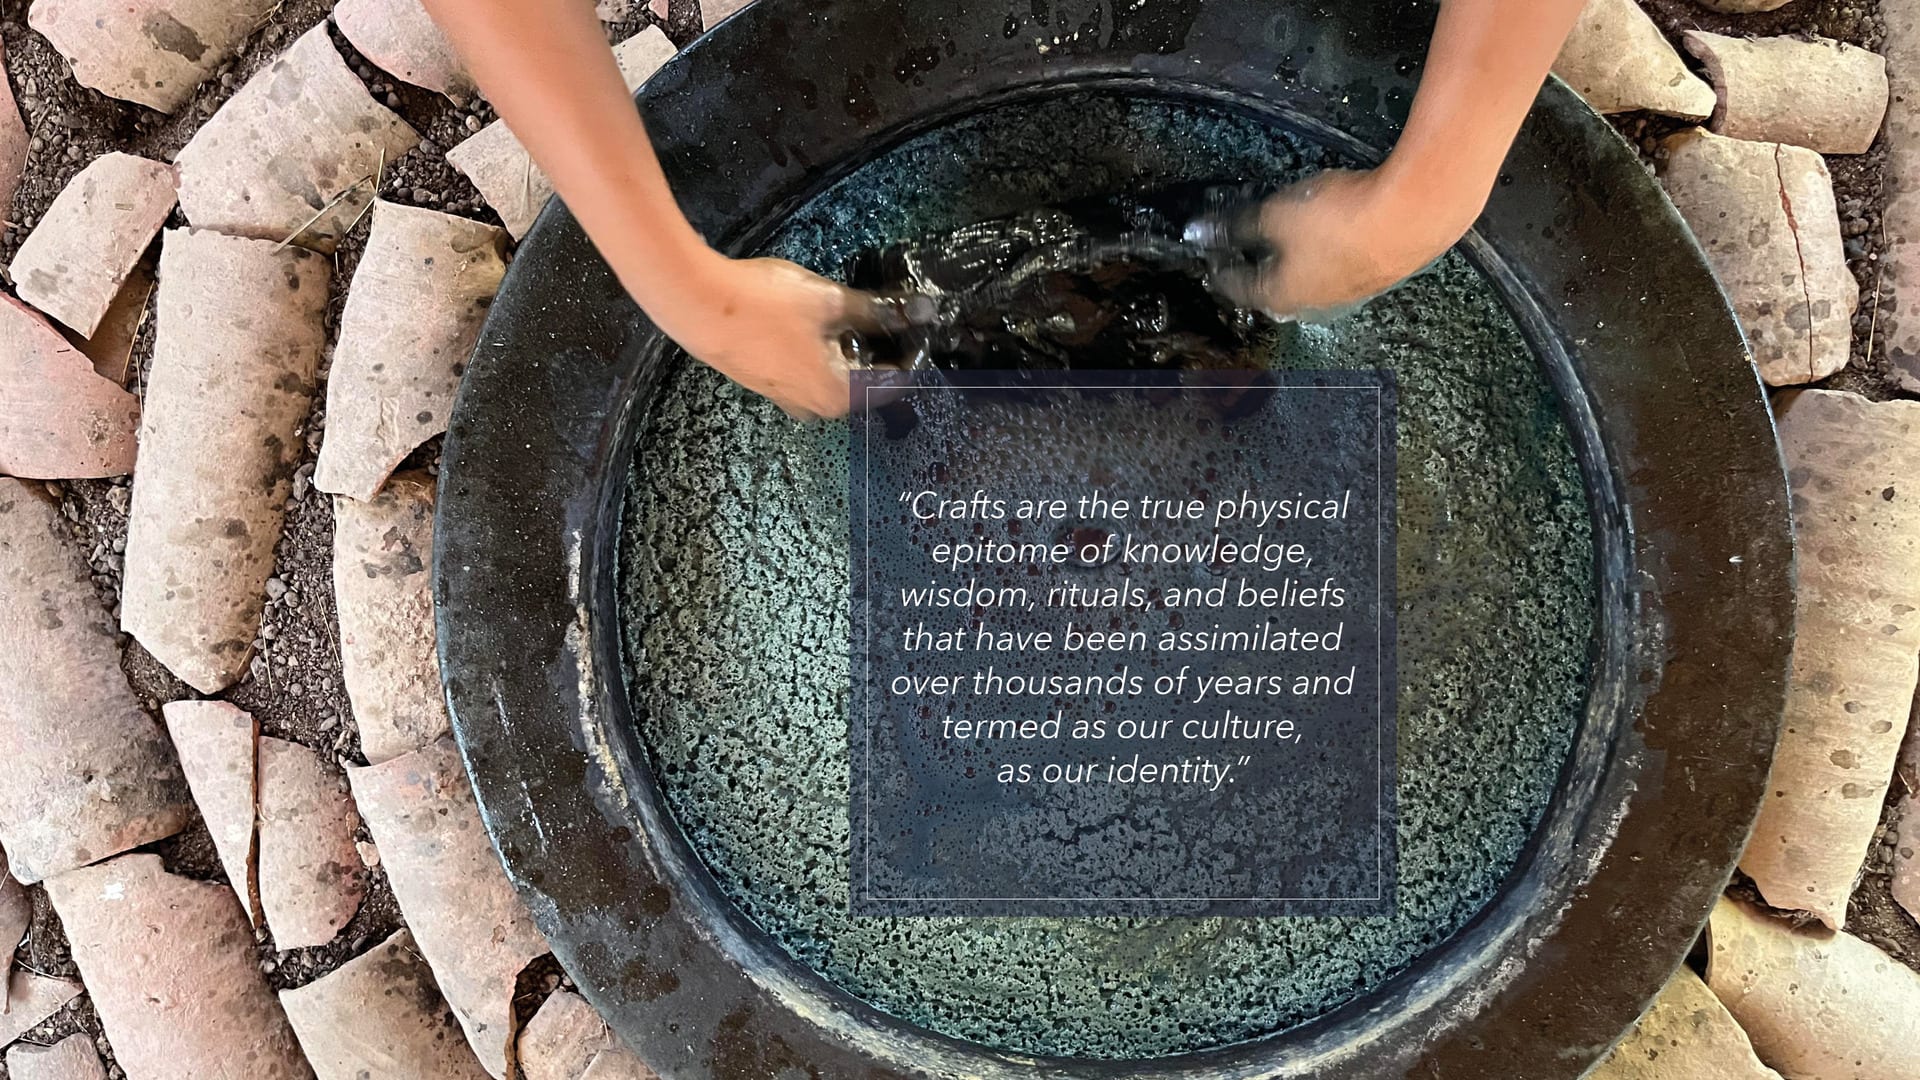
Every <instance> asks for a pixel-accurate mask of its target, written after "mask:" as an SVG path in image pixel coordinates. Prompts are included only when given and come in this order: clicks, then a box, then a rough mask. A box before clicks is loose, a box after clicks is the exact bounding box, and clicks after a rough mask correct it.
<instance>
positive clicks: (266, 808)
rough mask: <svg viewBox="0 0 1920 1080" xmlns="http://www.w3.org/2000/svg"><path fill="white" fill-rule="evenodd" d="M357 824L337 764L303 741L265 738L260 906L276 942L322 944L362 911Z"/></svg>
mask: <svg viewBox="0 0 1920 1080" xmlns="http://www.w3.org/2000/svg"><path fill="white" fill-rule="evenodd" d="M359 827H360V815H358V814H356V813H354V809H353V800H352V799H351V798H349V797H348V795H347V792H346V787H345V784H344V782H343V778H342V777H341V775H340V773H339V771H338V770H336V769H335V768H334V767H333V766H331V765H329V764H327V763H326V762H324V761H322V760H320V755H318V754H316V753H314V752H313V751H312V750H309V749H307V748H306V747H304V746H301V745H300V744H299V743H294V742H287V741H286V740H284V739H272V738H263V739H261V740H260V906H261V908H262V910H264V911H265V912H266V914H267V927H268V928H269V929H271V930H272V931H273V942H274V944H275V945H277V946H279V947H280V948H281V949H304V948H308V947H310V946H314V945H325V944H326V943H327V942H329V941H332V940H333V936H334V935H335V934H337V933H339V932H340V928H341V927H343V926H345V925H347V923H348V921H349V920H351V919H352V918H353V914H354V912H356V911H359V910H360V902H361V901H362V900H364V899H366V895H367V870H366V867H365V866H362V865H361V863H360V853H359V852H358V851H356V850H355V849H354V846H353V833H354V830H356V829H358V828H359Z"/></svg>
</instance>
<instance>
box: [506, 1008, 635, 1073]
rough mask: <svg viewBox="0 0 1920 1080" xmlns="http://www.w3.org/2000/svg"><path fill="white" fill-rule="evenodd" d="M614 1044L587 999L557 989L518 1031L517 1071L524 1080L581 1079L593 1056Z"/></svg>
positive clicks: (610, 1034)
mask: <svg viewBox="0 0 1920 1080" xmlns="http://www.w3.org/2000/svg"><path fill="white" fill-rule="evenodd" d="M613 1045H614V1041H613V1032H611V1031H609V1030H607V1025H606V1023H605V1021H603V1020H601V1019H600V1014H599V1013H596V1012H594V1011H593V1006H591V1005H589V1004H587V999H586V998H583V997H581V996H580V995H579V994H575V993H570V992H568V991H566V990H556V991H554V992H553V993H552V994H551V995H550V996H548V998H547V1000H546V1001H544V1002H541V1004H540V1010H539V1011H538V1012H536V1013H534V1014H533V1019H531V1020H529V1021H527V1026H526V1029H525V1030H523V1031H522V1032H520V1046H519V1048H520V1071H521V1073H522V1074H523V1075H524V1076H525V1077H526V1080H580V1077H581V1075H582V1074H584V1073H585V1072H586V1071H587V1066H589V1065H591V1064H593V1059H594V1056H595V1055H597V1054H599V1053H600V1051H602V1050H605V1049H607V1048H609V1047H611V1046H613Z"/></svg>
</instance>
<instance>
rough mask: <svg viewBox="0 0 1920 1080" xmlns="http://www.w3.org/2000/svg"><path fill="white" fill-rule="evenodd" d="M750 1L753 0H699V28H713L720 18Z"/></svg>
mask: <svg viewBox="0 0 1920 1080" xmlns="http://www.w3.org/2000/svg"><path fill="white" fill-rule="evenodd" d="M751 3H753V0H700V29H702V30H711V29H713V28H714V27H715V26H717V25H718V24H719V22H720V20H721V19H724V18H726V17H727V16H729V15H731V14H733V13H734V12H736V11H739V10H740V9H741V8H744V7H746V6H747V5H748V4H751Z"/></svg>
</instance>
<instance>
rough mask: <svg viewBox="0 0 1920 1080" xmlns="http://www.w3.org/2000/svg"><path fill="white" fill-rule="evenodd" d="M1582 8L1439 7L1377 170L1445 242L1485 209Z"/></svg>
mask: <svg viewBox="0 0 1920 1080" xmlns="http://www.w3.org/2000/svg"><path fill="white" fill-rule="evenodd" d="M1582 6H1583V0H1441V5H1440V21H1439V24H1438V25H1437V26H1436V27H1435V28H1434V33H1433V43H1432V46H1431V48H1430V49H1429V50H1428V53H1427V63H1426V71H1425V74H1424V75H1423V76H1422V77H1421V81H1420V89H1419V92H1418V93H1417V94H1415V95H1414V100H1413V111H1412V114H1411V115H1410V116H1409V117H1408V120H1407V126H1406V130H1405V131H1404V132H1403V133H1402V134H1401V136H1400V141H1399V144H1398V145H1397V146H1396V147H1395V148H1394V151H1393V153H1392V155H1391V156H1390V157H1389V158H1388V159H1387V163H1386V164H1385V165H1384V166H1383V167H1382V169H1381V172H1382V173H1383V175H1384V178H1385V179H1386V181H1387V183H1388V184H1389V185H1390V186H1391V187H1392V188H1394V189H1397V190H1400V191H1403V192H1405V194H1406V197H1407V199H1408V201H1409V203H1410V204H1412V203H1417V204H1419V205H1421V206H1423V207H1425V208H1426V211H1427V212H1428V213H1431V214H1434V216H1435V218H1436V219H1437V220H1436V222H1435V223H1436V225H1437V226H1440V227H1442V228H1443V230H1444V231H1450V232H1452V233H1453V234H1454V235H1455V236H1457V235H1459V234H1460V233H1463V232H1465V231H1466V230H1467V229H1468V228H1469V227H1470V226H1471V225H1472V224H1473V221H1474V219H1476V218H1477V217H1479V216H1480V212H1481V210H1483V209H1484V208H1485V206H1486V201H1487V196H1488V195H1489V194H1490V193H1491V192H1492V190H1493V185H1494V182H1495V181H1496V180H1497V178H1498V177H1499V173H1500V167H1501V164H1502V163H1503V162H1504V161H1505V160H1506V156H1507V151H1508V149H1509V148H1510V147H1511V146H1512V144H1513V140H1514V136H1516V135H1517V134H1519V131H1520V125H1521V123H1522V122H1523V121H1524V120H1525V119H1526V116H1527V112H1528V111H1529V110H1530V109H1531V108H1532V107H1533V102H1534V99H1535V97H1537V96H1538V95H1539V92H1540V86H1541V84H1542V83H1543V82H1544V81H1545V80H1546V77H1547V72H1548V71H1549V70H1550V69H1551V68H1552V67H1553V61H1554V58H1555V57H1557V56H1558V55H1559V54H1560V47H1561V45H1562V44H1564V43H1565V41H1566V38H1567V34H1568V32H1569V31H1571V30H1572V29H1573V24H1574V21H1575V20H1576V19H1578V18H1579V16H1580V9H1581V7H1582Z"/></svg>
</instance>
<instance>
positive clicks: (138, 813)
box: [0, 479, 193, 884]
mask: <svg viewBox="0 0 1920 1080" xmlns="http://www.w3.org/2000/svg"><path fill="white" fill-rule="evenodd" d="M64 526H65V522H64V521H63V520H62V519H61V517H60V513H59V511H58V510H56V509H55V508H54V506H53V504H52V503H51V502H49V501H47V500H45V499H43V498H41V497H39V496H38V495H36V494H34V493H32V492H29V491H28V490H27V486H26V485H25V484H23V483H21V482H20V481H18V480H7V479H0V688H4V690H3V691H0V761H4V762H5V763H6V783H4V784H0V844H4V845H5V847H6V851H7V859H8V862H9V865H10V868H11V870H12V873H13V876H14V877H15V878H18V879H19V880H20V881H21V882H23V883H26V884H32V883H33V882H36V881H39V880H40V879H41V878H43V877H46V876H49V875H52V874H59V873H64V872H65V871H68V870H72V869H73V868H75V867H78V866H84V865H86V864H87V863H90V862H93V861H94V860H96V859H104V858H106V857H107V856H109V855H114V854H117V853H119V852H122V851H125V850H127V849H128V848H132V847H137V846H139V845H141V844H147V843H151V842H153V841H155V840H160V839H163V838H165V837H168V836H172V835H173V834H174V833H176V832H179V831H180V830H181V829H182V828H184V827H185V826H186V824H187V822H188V821H189V820H190V819H191V818H192V815H193V807H192V804H191V803H190V802H189V800H188V795H187V785H186V781H185V780H184V779H183V778H182V777H181V775H180V767H179V764H178V763H177V762H176V761H175V760H174V757H173V750H172V748H171V747H170V746H168V745H167V739H166V735H165V734H164V733H162V732H161V730H160V727H159V725H157V724H155V723H154V722H153V720H152V719H151V718H150V717H148V716H147V714H146V713H145V712H143V711H141V708H140V703H139V702H138V701H136V700H135V699H134V696H133V691H132V690H131V689H129V688H128V686H127V680H126V676H125V675H123V674H122V673H121V671H120V647H119V642H118V640H117V638H116V636H115V634H114V632H113V625H112V623H111V621H110V620H109V619H108V617H107V612H106V611H105V610H103V609H102V607H101V605H100V599H99V597H98V595H97V594H95V592H94V591H93V582H92V580H91V578H90V574H91V571H90V570H89V569H88V567H87V564H86V561H85V560H84V559H82V558H81V556H80V552H79V551H77V550H75V548H74V547H73V545H72V544H71V543H69V542H68V541H67V538H66V535H65V532H66V530H65V527H64Z"/></svg>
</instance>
